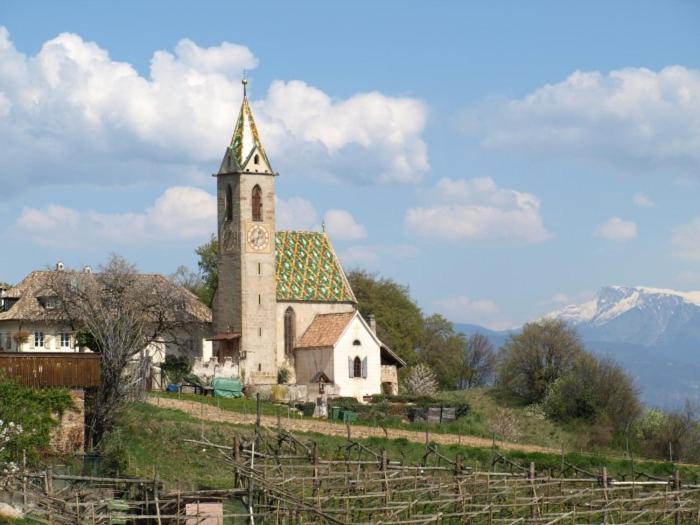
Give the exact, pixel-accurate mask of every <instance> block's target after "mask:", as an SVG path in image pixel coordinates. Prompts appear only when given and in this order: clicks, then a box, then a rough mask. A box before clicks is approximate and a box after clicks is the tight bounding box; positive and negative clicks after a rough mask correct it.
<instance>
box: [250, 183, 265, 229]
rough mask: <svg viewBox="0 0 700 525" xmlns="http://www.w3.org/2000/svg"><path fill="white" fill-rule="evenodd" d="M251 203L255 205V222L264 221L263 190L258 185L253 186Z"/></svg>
mask: <svg viewBox="0 0 700 525" xmlns="http://www.w3.org/2000/svg"><path fill="white" fill-rule="evenodd" d="M251 202H252V204H253V220H254V221H262V215H263V203H262V190H261V189H260V186H258V185H257V184H256V185H255V186H253V193H252V199H251Z"/></svg>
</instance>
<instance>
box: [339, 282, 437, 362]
mask: <svg viewBox="0 0 700 525" xmlns="http://www.w3.org/2000/svg"><path fill="white" fill-rule="evenodd" d="M348 281H349V282H350V286H351V287H352V290H353V292H354V293H355V297H356V298H357V302H358V305H357V306H358V309H359V311H360V313H361V314H362V316H363V317H364V318H365V319H367V318H368V317H369V315H370V314H373V315H374V316H375V318H376V320H377V335H378V337H379V339H381V340H382V341H383V342H384V343H385V344H386V345H387V346H389V347H390V348H391V349H392V350H394V351H395V352H396V353H397V354H399V355H400V356H401V357H402V358H403V359H404V360H406V362H407V363H409V365H410V364H413V363H415V362H416V359H417V356H416V351H415V349H416V348H417V347H418V346H419V345H420V344H421V342H422V341H423V340H424V339H423V315H422V314H421V310H420V308H419V307H418V305H416V303H415V302H414V301H413V300H412V299H411V296H410V295H409V291H408V287H406V286H402V285H400V284H398V283H396V282H394V281H392V280H391V279H387V278H383V277H378V276H377V275H376V274H371V273H368V272H366V271H363V270H354V271H351V272H349V273H348Z"/></svg>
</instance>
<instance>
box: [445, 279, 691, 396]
mask: <svg viewBox="0 0 700 525" xmlns="http://www.w3.org/2000/svg"><path fill="white" fill-rule="evenodd" d="M545 317H547V318H557V319H563V320H565V321H567V322H568V323H569V324H571V325H572V326H574V327H575V328H576V330H577V331H578V333H579V334H580V335H581V338H582V339H583V342H584V344H585V346H586V348H587V349H588V350H590V351H592V352H595V353H597V354H599V355H603V356H609V357H612V358H613V359H615V360H616V361H617V362H619V363H620V364H621V365H622V366H623V367H624V368H625V369H626V370H627V372H628V373H629V374H630V375H631V376H632V377H633V378H634V380H635V383H636V385H637V387H638V388H639V391H640V394H641V396H642V399H643V400H644V401H645V402H646V403H648V404H649V405H655V406H665V407H678V406H680V405H681V403H683V401H684V400H685V399H691V400H694V401H696V402H700V292H678V291H675V290H664V289H659V288H647V287H643V286H606V287H605V288H601V289H600V290H599V291H598V293H597V294H596V295H595V297H594V298H593V299H591V300H590V301H586V302H584V303H582V304H573V305H569V306H566V307H564V308H562V309H560V310H557V311H555V312H551V313H550V314H548V315H546V316H545ZM455 327H456V328H457V330H459V331H461V332H462V333H464V334H466V335H471V334H473V333H476V332H480V333H482V334H484V335H486V336H487V337H488V338H489V339H490V340H491V342H492V343H493V344H494V345H495V346H496V347H498V346H500V345H502V344H503V343H504V342H505V341H506V339H507V338H508V337H509V336H510V334H512V333H517V332H518V330H515V331H508V332H493V331H490V330H487V329H484V328H482V327H479V326H476V325H466V324H462V325H459V324H458V325H455Z"/></svg>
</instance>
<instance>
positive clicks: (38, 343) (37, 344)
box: [34, 332, 44, 348]
mask: <svg viewBox="0 0 700 525" xmlns="http://www.w3.org/2000/svg"><path fill="white" fill-rule="evenodd" d="M34 348H44V332H34Z"/></svg>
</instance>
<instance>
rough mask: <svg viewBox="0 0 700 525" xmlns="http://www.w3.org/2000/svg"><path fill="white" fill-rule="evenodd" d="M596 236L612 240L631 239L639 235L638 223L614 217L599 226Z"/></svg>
mask: <svg viewBox="0 0 700 525" xmlns="http://www.w3.org/2000/svg"><path fill="white" fill-rule="evenodd" d="M595 236H596V237H602V238H603V239H608V240H610V241H629V240H631V239H634V238H635V237H637V225H636V224H635V223H634V222H632V221H626V220H623V219H620V217H612V218H610V219H609V220H607V221H606V222H604V223H603V224H601V225H600V226H598V228H597V229H596V231H595Z"/></svg>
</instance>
